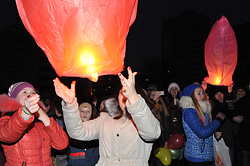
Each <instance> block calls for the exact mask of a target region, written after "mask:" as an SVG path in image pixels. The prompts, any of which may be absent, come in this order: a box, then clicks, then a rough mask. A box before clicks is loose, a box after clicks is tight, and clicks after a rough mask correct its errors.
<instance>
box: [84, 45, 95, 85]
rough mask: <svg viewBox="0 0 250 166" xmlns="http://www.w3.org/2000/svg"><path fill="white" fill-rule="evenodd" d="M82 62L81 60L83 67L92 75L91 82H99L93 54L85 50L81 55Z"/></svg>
mask: <svg viewBox="0 0 250 166" xmlns="http://www.w3.org/2000/svg"><path fill="white" fill-rule="evenodd" d="M80 60H81V63H82V65H83V66H84V67H85V69H86V72H87V73H89V75H90V77H89V79H90V80H91V81H94V82H97V80H98V73H97V72H96V69H95V57H94V55H93V54H92V52H91V51H89V50H85V51H84V52H83V53H82V54H81V55H80Z"/></svg>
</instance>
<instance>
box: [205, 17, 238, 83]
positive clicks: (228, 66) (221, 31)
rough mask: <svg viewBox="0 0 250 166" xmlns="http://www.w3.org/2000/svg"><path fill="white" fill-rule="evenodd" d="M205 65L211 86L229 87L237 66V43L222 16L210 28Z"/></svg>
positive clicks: (207, 80)
mask: <svg viewBox="0 0 250 166" xmlns="http://www.w3.org/2000/svg"><path fill="white" fill-rule="evenodd" d="M205 64H206V68H207V71H208V75H209V76H208V77H206V78H204V80H205V81H206V82H207V83H209V84H212V85H220V86H222V85H224V86H229V85H231V84H232V83H233V81H232V76H233V73H234V70H235V67H236V64H237V41H236V37H235V34H234V31H233V29H232V27H231V26H230V24H229V22H228V20H227V19H226V18H225V17H224V16H222V17H221V19H220V20H219V21H217V22H216V23H215V24H214V26H213V27H212V29H211V31H210V33H209V36H208V38H207V41H206V43H205Z"/></svg>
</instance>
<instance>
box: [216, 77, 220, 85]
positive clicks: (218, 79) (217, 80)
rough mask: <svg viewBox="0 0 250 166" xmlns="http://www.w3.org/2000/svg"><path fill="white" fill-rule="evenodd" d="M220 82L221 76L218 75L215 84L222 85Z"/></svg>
mask: <svg viewBox="0 0 250 166" xmlns="http://www.w3.org/2000/svg"><path fill="white" fill-rule="evenodd" d="M220 83H221V77H220V76H216V79H215V85H220Z"/></svg>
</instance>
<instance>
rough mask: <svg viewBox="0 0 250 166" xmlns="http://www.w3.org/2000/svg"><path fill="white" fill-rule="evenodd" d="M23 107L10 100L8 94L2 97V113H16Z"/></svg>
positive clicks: (0, 104)
mask: <svg viewBox="0 0 250 166" xmlns="http://www.w3.org/2000/svg"><path fill="white" fill-rule="evenodd" d="M20 107H21V104H20V103H19V102H18V101H17V100H16V99H12V98H9V96H8V95H7V94H2V95H0V112H11V111H16V110H18V108H20Z"/></svg>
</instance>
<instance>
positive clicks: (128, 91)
mask: <svg viewBox="0 0 250 166" xmlns="http://www.w3.org/2000/svg"><path fill="white" fill-rule="evenodd" d="M127 70H128V79H127V78H125V77H124V76H123V75H122V74H121V73H119V74H118V76H119V78H120V80H121V84H122V86H123V87H122V93H123V95H124V96H125V97H127V98H128V101H129V102H130V104H133V103H135V102H136V101H137V100H138V99H139V96H138V94H137V92H136V90H135V76H136V74H137V72H132V70H131V67H128V68H127Z"/></svg>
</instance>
